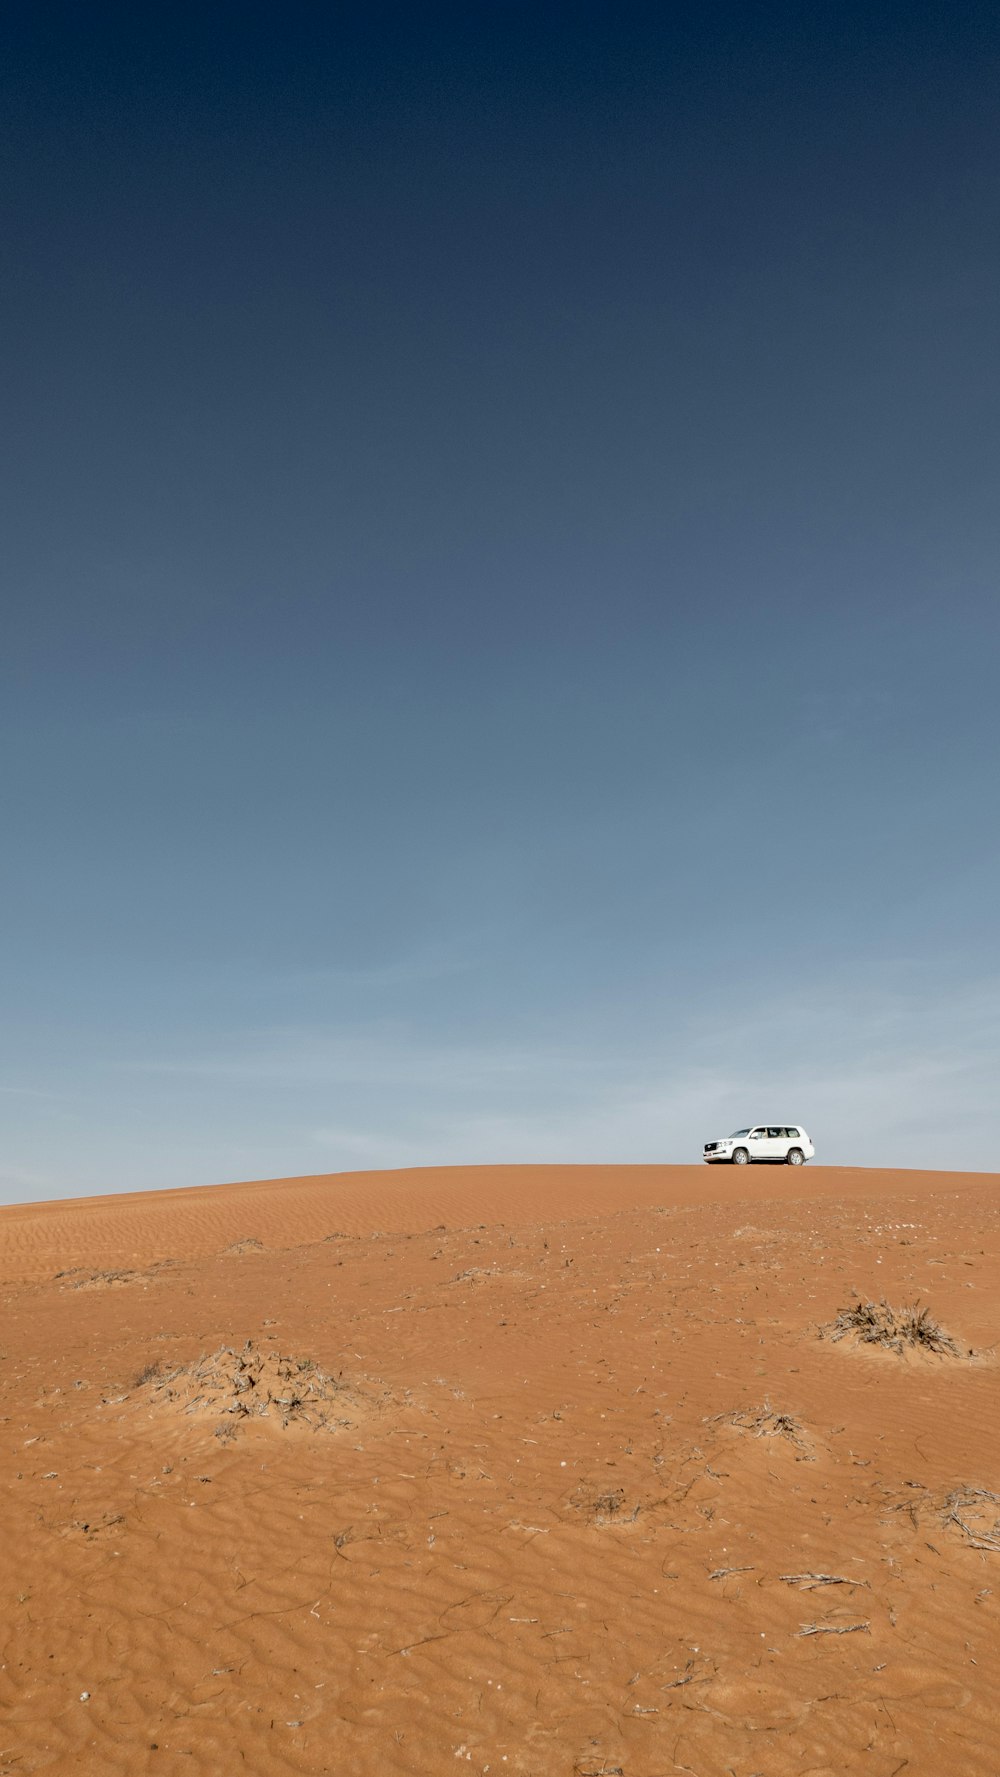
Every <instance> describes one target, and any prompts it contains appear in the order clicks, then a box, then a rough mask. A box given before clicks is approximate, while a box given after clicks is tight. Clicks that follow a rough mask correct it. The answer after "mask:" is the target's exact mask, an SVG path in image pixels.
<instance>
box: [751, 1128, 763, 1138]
mask: <svg viewBox="0 0 1000 1777" xmlns="http://www.w3.org/2000/svg"><path fill="white" fill-rule="evenodd" d="M763 1133H764V1131H763V1129H751V1131H750V1140H751V1141H757V1140H758V1139H759V1138H760V1136H762V1135H763Z"/></svg>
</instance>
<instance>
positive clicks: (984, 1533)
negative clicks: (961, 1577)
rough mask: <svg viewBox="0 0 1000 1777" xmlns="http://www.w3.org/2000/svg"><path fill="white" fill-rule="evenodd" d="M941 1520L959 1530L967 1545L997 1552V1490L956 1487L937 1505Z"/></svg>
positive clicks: (999, 1539) (999, 1542)
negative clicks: (939, 1506) (941, 1503)
mask: <svg viewBox="0 0 1000 1777" xmlns="http://www.w3.org/2000/svg"><path fill="white" fill-rule="evenodd" d="M941 1521H942V1523H944V1524H953V1525H954V1526H955V1528H956V1530H960V1531H961V1532H962V1535H963V1536H964V1537H965V1538H966V1540H967V1542H968V1543H969V1546H970V1547H971V1548H973V1549H983V1550H986V1551H989V1553H991V1554H1000V1494H997V1493H990V1491H989V1489H988V1488H986V1487H956V1488H955V1490H954V1492H952V1493H949V1495H948V1497H947V1499H946V1500H945V1502H944V1504H943V1506H942V1507H941Z"/></svg>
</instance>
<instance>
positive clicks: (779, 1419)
mask: <svg viewBox="0 0 1000 1777" xmlns="http://www.w3.org/2000/svg"><path fill="white" fill-rule="evenodd" d="M706 1424H709V1425H732V1426H734V1427H735V1429H736V1430H737V1431H748V1432H752V1433H753V1435H754V1437H756V1438H784V1439H785V1440H786V1441H787V1442H788V1443H789V1444H794V1445H795V1448H796V1450H799V1451H801V1452H803V1453H805V1454H809V1455H811V1451H810V1449H809V1440H808V1438H807V1436H806V1434H805V1431H804V1429H803V1427H802V1426H801V1425H800V1423H799V1421H798V1420H797V1419H796V1418H795V1417H794V1415H793V1414H791V1413H776V1412H775V1411H774V1409H773V1407H772V1406H771V1403H770V1401H765V1402H764V1405H763V1406H762V1407H744V1408H739V1409H737V1410H736V1411H735V1412H733V1413H717V1414H715V1415H714V1416H713V1418H712V1419H710V1420H707V1421H706Z"/></svg>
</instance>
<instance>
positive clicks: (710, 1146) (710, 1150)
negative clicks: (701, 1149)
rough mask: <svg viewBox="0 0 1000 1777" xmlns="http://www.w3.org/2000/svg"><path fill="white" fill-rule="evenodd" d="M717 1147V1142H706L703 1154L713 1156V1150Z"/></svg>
mask: <svg viewBox="0 0 1000 1777" xmlns="http://www.w3.org/2000/svg"><path fill="white" fill-rule="evenodd" d="M718 1145H719V1144H718V1142H717V1141H707V1142H706V1143H705V1152H706V1154H714V1153H715V1150H716V1148H717V1147H718Z"/></svg>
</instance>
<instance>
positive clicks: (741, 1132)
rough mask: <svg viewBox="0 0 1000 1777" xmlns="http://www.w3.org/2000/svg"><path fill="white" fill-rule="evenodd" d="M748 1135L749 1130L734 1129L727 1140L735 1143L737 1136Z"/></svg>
mask: <svg viewBox="0 0 1000 1777" xmlns="http://www.w3.org/2000/svg"><path fill="white" fill-rule="evenodd" d="M749 1134H750V1131H749V1129H734V1130H733V1133H732V1135H731V1136H730V1137H729V1139H730V1141H735V1140H736V1137H737V1136H738V1135H749Z"/></svg>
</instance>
